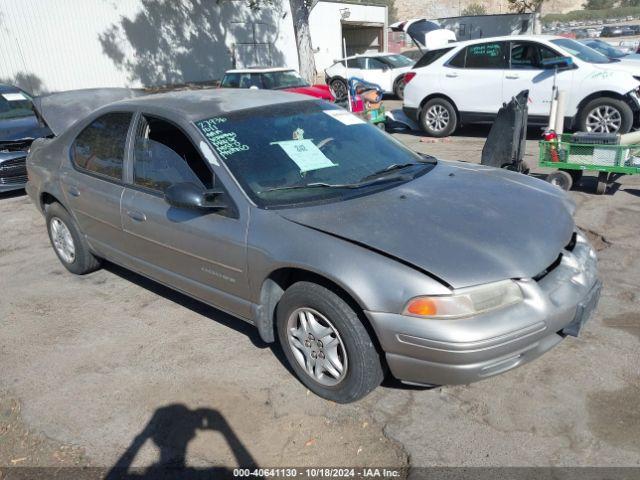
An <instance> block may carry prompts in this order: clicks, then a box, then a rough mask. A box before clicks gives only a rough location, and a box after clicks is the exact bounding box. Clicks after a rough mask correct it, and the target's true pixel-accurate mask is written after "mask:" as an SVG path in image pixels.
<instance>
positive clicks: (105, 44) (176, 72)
mask: <svg viewBox="0 0 640 480" xmlns="http://www.w3.org/2000/svg"><path fill="white" fill-rule="evenodd" d="M247 5H248V2H247V1H238V0H225V1H221V2H218V1H217V0H201V1H195V0H170V1H165V0H146V1H144V2H143V1H142V0H114V1H105V0H2V2H0V81H12V80H16V77H17V80H18V82H19V83H21V84H22V85H21V86H23V87H24V88H26V89H27V90H35V91H36V92H37V91H38V90H48V91H59V90H69V89H76V88H89V87H139V86H151V85H163V84H177V83H184V82H199V81H211V80H215V79H220V78H221V77H222V74H223V73H224V71H225V70H226V69H229V68H233V67H244V66H249V65H257V64H266V65H274V66H275V65H277V66H289V67H293V68H297V66H298V54H297V50H296V47H295V45H296V44H295V37H294V31H293V23H292V21H291V12H290V9H289V2H288V1H282V2H280V3H278V2H274V5H270V6H269V8H264V9H261V10H251V9H249V7H248V6H247Z"/></svg>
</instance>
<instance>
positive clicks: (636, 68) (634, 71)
mask: <svg viewBox="0 0 640 480" xmlns="http://www.w3.org/2000/svg"><path fill="white" fill-rule="evenodd" d="M593 65H594V66H595V67H596V70H599V71H605V72H616V73H618V72H619V73H621V74H622V75H623V76H624V74H630V75H632V76H634V77H638V76H640V63H638V62H630V61H627V62H612V63H604V64H593ZM637 81H638V80H637V79H635V82H637Z"/></svg>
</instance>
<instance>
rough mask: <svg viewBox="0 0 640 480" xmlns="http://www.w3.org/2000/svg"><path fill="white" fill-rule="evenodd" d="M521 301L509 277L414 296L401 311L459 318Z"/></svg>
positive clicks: (418, 314)
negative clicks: (492, 281) (433, 293)
mask: <svg viewBox="0 0 640 480" xmlns="http://www.w3.org/2000/svg"><path fill="white" fill-rule="evenodd" d="M521 301H522V291H521V290H520V287H519V286H518V284H517V283H516V282H514V281H513V280H503V281H500V282H495V283H487V284H486V285H480V286H477V287H469V288H461V289H459V290H455V291H454V293H453V294H452V295H437V296H430V297H415V298H412V299H411V300H409V302H408V303H407V305H406V306H405V307H404V311H403V314H404V315H411V316H414V317H425V318H462V317H470V316H472V315H476V314H478V313H482V312H487V311H489V310H495V309H496V308H502V307H506V306H508V305H513V304H514V303H518V302H521Z"/></svg>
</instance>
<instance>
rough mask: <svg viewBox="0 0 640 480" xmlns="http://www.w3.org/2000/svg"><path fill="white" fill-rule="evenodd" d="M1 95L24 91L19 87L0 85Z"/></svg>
mask: <svg viewBox="0 0 640 480" xmlns="http://www.w3.org/2000/svg"><path fill="white" fill-rule="evenodd" d="M0 93H22V90H20V89H19V88H18V87H14V86H13V85H7V84H4V83H0Z"/></svg>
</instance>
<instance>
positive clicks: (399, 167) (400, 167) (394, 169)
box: [360, 162, 426, 182]
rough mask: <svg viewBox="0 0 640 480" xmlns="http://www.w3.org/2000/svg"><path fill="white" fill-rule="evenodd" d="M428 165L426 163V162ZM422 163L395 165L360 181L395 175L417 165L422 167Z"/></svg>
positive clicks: (366, 176)
mask: <svg viewBox="0 0 640 480" xmlns="http://www.w3.org/2000/svg"><path fill="white" fill-rule="evenodd" d="M425 163H426V162H425ZM421 164H422V162H420V163H416V162H411V163H393V164H391V165H389V166H387V167H385V168H381V169H380V170H376V171H375V172H373V173H370V174H369V175H365V176H364V177H362V178H361V179H360V182H364V181H367V180H370V179H372V178H376V177H383V176H387V175H388V174H389V173H394V175H395V172H397V171H398V170H404V169H405V168H409V167H414V166H416V165H421Z"/></svg>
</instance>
